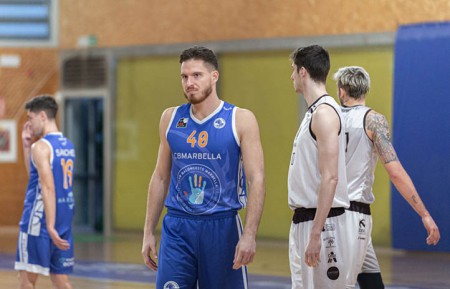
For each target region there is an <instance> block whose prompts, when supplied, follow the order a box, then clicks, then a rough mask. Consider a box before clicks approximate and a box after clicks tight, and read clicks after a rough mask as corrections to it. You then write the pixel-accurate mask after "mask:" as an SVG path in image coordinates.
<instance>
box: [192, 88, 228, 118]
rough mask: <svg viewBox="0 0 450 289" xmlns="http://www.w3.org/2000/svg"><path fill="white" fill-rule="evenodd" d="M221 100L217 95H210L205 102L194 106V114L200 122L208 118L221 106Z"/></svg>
mask: <svg viewBox="0 0 450 289" xmlns="http://www.w3.org/2000/svg"><path fill="white" fill-rule="evenodd" d="M220 103H221V100H220V99H219V97H218V96H217V94H214V93H213V94H211V95H209V96H208V97H207V98H206V99H205V100H204V101H202V102H200V103H197V104H193V105H192V107H191V109H192V114H193V115H194V116H195V117H196V118H197V119H199V120H202V119H204V118H205V117H208V116H209V115H210V114H211V113H213V112H214V111H215V110H216V109H217V108H218V107H219V105H220Z"/></svg>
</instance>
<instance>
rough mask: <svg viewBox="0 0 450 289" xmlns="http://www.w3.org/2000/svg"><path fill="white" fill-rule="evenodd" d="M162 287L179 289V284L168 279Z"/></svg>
mask: <svg viewBox="0 0 450 289" xmlns="http://www.w3.org/2000/svg"><path fill="white" fill-rule="evenodd" d="M163 288H164V289H180V285H178V283H177V282H175V281H169V282H166V284H164V287H163Z"/></svg>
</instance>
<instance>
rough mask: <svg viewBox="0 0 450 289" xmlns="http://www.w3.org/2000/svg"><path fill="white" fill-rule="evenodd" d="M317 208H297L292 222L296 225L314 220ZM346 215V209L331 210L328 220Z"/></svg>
mask: <svg viewBox="0 0 450 289" xmlns="http://www.w3.org/2000/svg"><path fill="white" fill-rule="evenodd" d="M316 211H317V209H316V208H297V209H295V211H294V216H293V217H292V222H294V224H298V223H303V222H307V221H312V220H314V217H315V216H316ZM343 213H345V208H340V207H339V208H331V209H330V212H329V213H328V216H327V218H331V217H337V216H340V215H342V214H343Z"/></svg>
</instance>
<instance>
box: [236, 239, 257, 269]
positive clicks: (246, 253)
mask: <svg viewBox="0 0 450 289" xmlns="http://www.w3.org/2000/svg"><path fill="white" fill-rule="evenodd" d="M255 253H256V240H255V238H254V237H251V236H248V235H246V234H245V233H244V234H243V235H242V237H241V238H240V239H239V242H238V244H237V246H236V251H235V253H234V260H233V269H234V270H237V269H239V268H241V267H242V266H245V265H248V264H250V263H251V262H253V257H254V256H255Z"/></svg>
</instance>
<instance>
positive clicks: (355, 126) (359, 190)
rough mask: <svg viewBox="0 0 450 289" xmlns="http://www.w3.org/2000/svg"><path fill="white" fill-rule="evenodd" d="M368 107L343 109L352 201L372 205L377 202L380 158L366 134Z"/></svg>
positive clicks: (348, 177)
mask: <svg viewBox="0 0 450 289" xmlns="http://www.w3.org/2000/svg"><path fill="white" fill-rule="evenodd" d="M370 110H371V109H370V108H369V107H367V106H362V105H360V106H353V107H342V114H343V115H344V123H345V130H346V138H347V148H346V167H347V182H348V195H349V199H350V201H357V202H362V203H366V204H371V203H373V201H374V200H375V197H374V195H373V193H372V185H373V182H374V180H375V174H374V173H375V167H376V165H377V159H378V156H377V154H376V151H375V148H374V146H373V142H372V140H370V139H369V137H368V136H367V134H366V130H365V129H364V127H365V121H366V115H367V114H368V113H369V111H370Z"/></svg>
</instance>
